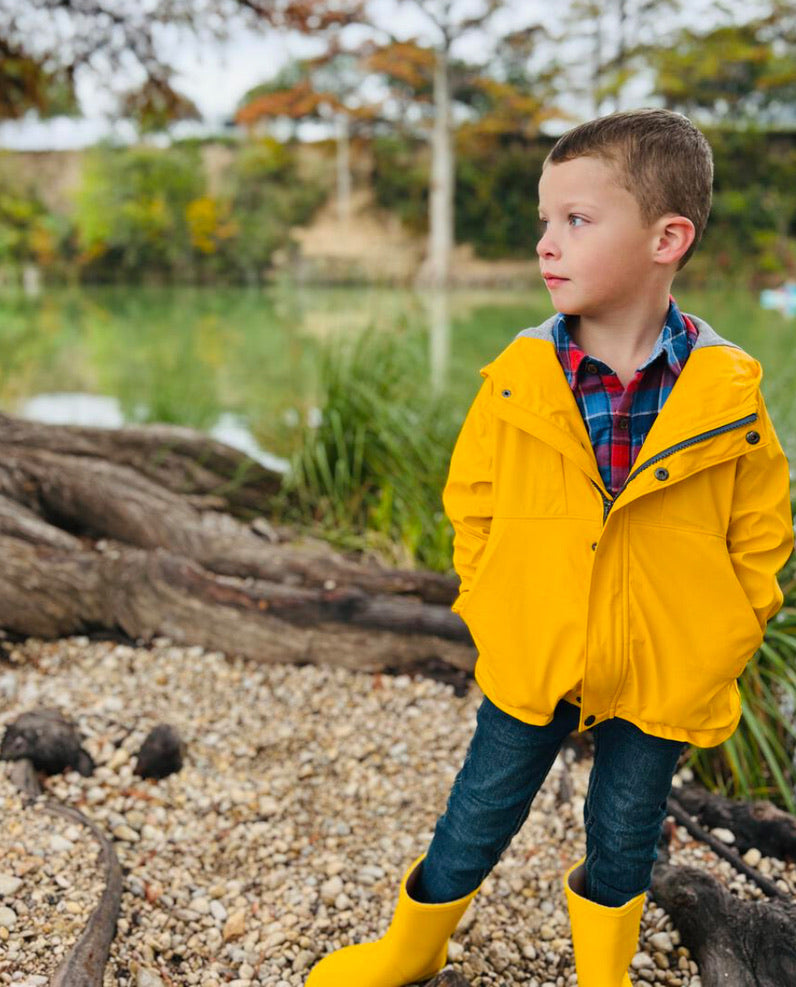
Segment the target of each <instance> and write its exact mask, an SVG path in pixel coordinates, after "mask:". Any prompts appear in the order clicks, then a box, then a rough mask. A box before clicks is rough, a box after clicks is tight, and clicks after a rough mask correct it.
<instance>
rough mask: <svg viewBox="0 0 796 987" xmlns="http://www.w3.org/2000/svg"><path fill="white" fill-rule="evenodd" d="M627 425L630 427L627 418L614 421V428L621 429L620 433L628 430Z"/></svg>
mask: <svg viewBox="0 0 796 987" xmlns="http://www.w3.org/2000/svg"><path fill="white" fill-rule="evenodd" d="M629 425H630V422H629V421H628V419H627V418H617V420H616V427H617V428H621V429H622V431H624V430H625V429H626V428H628V427H629Z"/></svg>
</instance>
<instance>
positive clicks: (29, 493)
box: [0, 414, 475, 682]
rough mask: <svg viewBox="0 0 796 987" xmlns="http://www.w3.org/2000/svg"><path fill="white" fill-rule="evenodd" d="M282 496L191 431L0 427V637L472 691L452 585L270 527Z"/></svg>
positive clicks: (247, 464) (244, 461) (271, 480)
mask: <svg viewBox="0 0 796 987" xmlns="http://www.w3.org/2000/svg"><path fill="white" fill-rule="evenodd" d="M280 482H281V476H280V475H279V474H277V473H272V472H269V471H268V470H267V469H265V468H264V467H262V466H260V465H259V464H258V463H255V462H253V461H252V460H251V459H249V457H247V456H246V455H245V454H243V453H240V452H238V451H236V450H234V449H231V448H229V447H227V446H225V445H223V444H222V443H219V442H216V441H215V440H213V439H211V438H209V437H207V436H204V435H202V434H201V433H198V432H194V431H193V430H191V429H186V428H179V427H172V426H161V425H156V426H147V427H127V428H121V429H100V428H79V427H73V426H53V425H43V424H38V423H35V422H29V421H25V420H21V419H17V418H14V417H12V416H9V415H5V414H0V552H2V556H3V567H2V573H0V628H3V629H4V630H5V631H6V632H7V633H10V634H14V635H20V636H28V635H33V636H36V637H42V638H56V637H62V636H67V635H71V634H92V633H94V634H101V633H111V634H121V635H123V636H124V637H126V638H128V639H131V640H134V641H139V642H141V643H147V642H149V641H151V639H152V638H153V637H155V636H158V635H160V636H166V637H169V638H171V639H172V640H174V641H175V642H177V643H179V644H195V645H201V646H202V647H205V648H208V649H214V650H219V651H223V652H224V653H227V654H241V655H244V656H247V657H252V658H256V659H258V660H263V661H291V662H306V663H310V662H311V663H316V662H317V663H331V664H336V665H343V666H345V667H349V668H352V669H362V670H367V671H377V670H385V671H413V670H416V669H424V670H426V671H428V670H431V671H433V670H434V668H436V669H437V670H438V671H439V672H440V675H441V676H442V677H444V676H445V675H447V676H449V677H450V679H451V681H454V682H456V681H459V682H461V680H463V679H464V678H466V677H467V675H468V673H469V672H471V671H472V667H473V665H474V661H475V651H474V648H473V646H472V642H471V640H470V636H469V633H468V631H467V628H466V627H465V625H464V624H463V622H462V621H461V620H460V619H459V618H458V616H456V615H455V614H453V613H452V612H451V611H450V604H451V602H452V601H453V599H454V598H455V595H456V589H457V584H458V581H457V580H456V579H454V578H451V577H449V576H444V575H441V574H439V573H433V572H427V571H422V570H419V571H411V570H400V569H394V568H390V567H389V566H386V565H382V564H380V563H379V562H378V561H377V560H376V559H375V558H372V557H362V556H356V555H354V554H343V553H341V552H337V551H334V550H333V549H332V548H330V547H329V546H328V544H326V543H325V542H323V541H321V540H320V539H313V538H309V537H304V538H296V537H295V535H294V533H293V532H291V531H290V530H289V529H286V528H279V529H277V528H274V527H273V526H272V525H270V524H269V523H268V521H267V519H266V518H265V517H263V512H264V511H265V510H266V509H267V504H268V500H269V497H270V496H271V495H272V494H274V493H275V492H276V490H277V489H278V487H279V485H280Z"/></svg>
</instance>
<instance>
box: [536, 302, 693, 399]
mask: <svg viewBox="0 0 796 987" xmlns="http://www.w3.org/2000/svg"><path fill="white" fill-rule="evenodd" d="M553 340H554V342H555V346H556V351H557V353H558V357H559V360H560V362H561V366H562V367H563V369H564V373H565V375H566V378H567V383H568V384H569V386H570V387H571V388H572V389H573V390H575V388H576V387H577V383H578V367H579V366H580V365H581V363H582V362H583V360H585V359H586V358H587V354H586V353H585V352H584V351H583V350H582V349H581V348H580V346H578V344H577V343H576V342H575V340H574V339H573V338H572V336H571V335H570V334H569V332H568V331H567V316H566V315H564V313H563V312H559V313H558V315H557V316H556V321H555V324H554V325H553ZM692 345H693V339H692V338H691V337H690V336H689V333H688V332H687V328H686V323H685V319H684V318H683V314H682V312H681V311H680V309H679V308H678V306H677V302H675V300H674V298H672V297H671V296H670V297H669V311H668V312H667V313H666V321H665V322H664V324H663V328H662V329H661V331H660V332H659V333H658V338H657V339H656V340H655V345H654V346H653V347H652V352H651V353H650V355H649V357H648V358H647V360H646V361H645V362H644V363H643V364H642V365H641V367H639V368H637V369H639V370H646V369H647V367H649V366H650V365H651V364H652V363H653V362H654V361H655V360H657V359H658V358H659V357H660V355H661V353H665V354H666V361H667V363H668V364H669V367H670V368H671V371H672V373H673V374H674V376H675V377H677V376H679V374H680V371H681V370H682V369H683V365H684V364H685V361H686V359H687V358H688V354H689V352H690V351H691V346H692ZM595 359H596V357H595Z"/></svg>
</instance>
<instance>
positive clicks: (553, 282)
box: [542, 274, 569, 288]
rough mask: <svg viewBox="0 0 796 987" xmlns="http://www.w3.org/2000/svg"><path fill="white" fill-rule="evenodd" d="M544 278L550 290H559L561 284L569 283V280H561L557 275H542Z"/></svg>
mask: <svg viewBox="0 0 796 987" xmlns="http://www.w3.org/2000/svg"><path fill="white" fill-rule="evenodd" d="M542 277H543V278H544V283H545V284H546V285H547V287H548V288H557V287H558V286H559V285H560V284H564V282H566V281H569V278H560V277H559V276H558V275H557V274H542Z"/></svg>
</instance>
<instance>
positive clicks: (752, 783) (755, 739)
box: [688, 504, 796, 812]
mask: <svg viewBox="0 0 796 987" xmlns="http://www.w3.org/2000/svg"><path fill="white" fill-rule="evenodd" d="M792 506H794V507H796V504H794V505H792ZM779 578H780V585H781V586H782V590H783V593H784V595H785V601H784V603H783V606H782V609H781V610H780V612H779V613H778V614H777V615H776V616H775V617H774V619H773V620H771V621H770V623H769V625H768V628H767V630H766V636H765V638H764V640H763V643H762V645H761V646H760V649H759V651H758V652H757V654H756V655H755V657H754V659H753V660H752V661H750V662H749V664H748V665H747V666H746V669H745V671H744V673H743V675H742V676H741V678H740V679H739V681H738V687H739V689H740V692H741V702H742V705H743V712H742V715H741V722H740V723H739V725H738V729H737V730H736V731H735V733H734V734H733V735H732V736H731V737H730V738H729V739H728V740H726V741H725V742H724V743H723V744H721V745H719V746H718V747H710V748H706V749H697V748H695V749H694V751H693V754H692V755H691V757H690V758H689V761H688V764H689V765H690V766H691V768H692V769H693V771H694V774H695V775H696V777H697V778H698V779H699V781H700V782H701V783H702V784H703V785H704V786H705V787H706V788H708V789H709V790H710V791H712V792H721V793H722V794H724V795H728V796H730V797H733V798H743V799H770V800H771V801H772V802H774V803H775V804H776V805H778V806H779V807H780V808H782V809H786V810H787V811H788V812H796V555H794V556H792V557H791V559H790V561H789V562H788V564H787V565H786V566H785V568H784V569H783V570H782V572H781V573H780V577H779Z"/></svg>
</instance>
